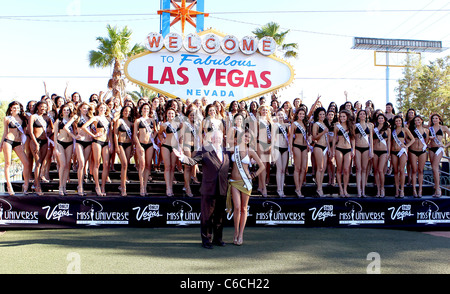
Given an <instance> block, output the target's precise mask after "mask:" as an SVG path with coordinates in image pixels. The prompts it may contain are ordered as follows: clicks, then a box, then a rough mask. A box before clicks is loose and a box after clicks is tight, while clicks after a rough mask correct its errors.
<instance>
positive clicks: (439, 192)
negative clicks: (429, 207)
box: [433, 188, 441, 198]
mask: <svg viewBox="0 0 450 294" xmlns="http://www.w3.org/2000/svg"><path fill="white" fill-rule="evenodd" d="M433 197H435V198H439V197H441V189H440V188H439V189H436V192H435V193H434V195H433Z"/></svg>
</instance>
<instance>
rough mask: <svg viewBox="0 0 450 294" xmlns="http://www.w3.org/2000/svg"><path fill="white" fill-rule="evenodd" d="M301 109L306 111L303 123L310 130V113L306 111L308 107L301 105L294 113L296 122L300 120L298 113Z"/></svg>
mask: <svg viewBox="0 0 450 294" xmlns="http://www.w3.org/2000/svg"><path fill="white" fill-rule="evenodd" d="M300 111H303V112H304V113H305V117H304V118H303V120H302V123H303V125H304V126H305V130H308V129H309V120H308V114H307V113H306V109H305V108H303V107H299V108H298V109H297V111H296V112H295V114H294V120H293V121H294V122H296V121H297V120H298V113H299V112H300Z"/></svg>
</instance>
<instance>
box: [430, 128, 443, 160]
mask: <svg viewBox="0 0 450 294" xmlns="http://www.w3.org/2000/svg"><path fill="white" fill-rule="evenodd" d="M430 133H431V136H432V137H434V143H436V144H437V145H438V146H441V142H439V140H438V139H437V138H436V132H435V131H434V128H433V127H430ZM441 152H444V148H442V147H439V149H438V150H437V151H436V153H435V154H436V155H439V153H441Z"/></svg>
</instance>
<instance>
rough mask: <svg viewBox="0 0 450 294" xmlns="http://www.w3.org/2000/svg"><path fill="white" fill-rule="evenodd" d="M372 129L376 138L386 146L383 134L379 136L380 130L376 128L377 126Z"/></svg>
mask: <svg viewBox="0 0 450 294" xmlns="http://www.w3.org/2000/svg"><path fill="white" fill-rule="evenodd" d="M373 131H374V132H375V135H377V138H378V140H380V142H381V143H383V144H384V145H385V146H387V143H386V140H384V138H383V136H381V134H380V131H379V130H378V128H377V127H375V128H374V129H373Z"/></svg>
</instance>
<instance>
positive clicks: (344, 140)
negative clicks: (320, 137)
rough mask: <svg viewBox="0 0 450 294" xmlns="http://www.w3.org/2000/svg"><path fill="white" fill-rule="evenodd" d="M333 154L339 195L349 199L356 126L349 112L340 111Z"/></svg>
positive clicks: (335, 130) (335, 128)
mask: <svg viewBox="0 0 450 294" xmlns="http://www.w3.org/2000/svg"><path fill="white" fill-rule="evenodd" d="M332 154H333V156H334V157H335V159H336V179H337V182H338V185H339V195H340V196H341V197H349V195H348V192H347V187H348V182H349V179H350V166H351V160H352V158H354V156H355V134H354V124H353V119H352V114H351V112H350V111H349V110H346V109H343V110H341V111H339V120H338V122H337V123H336V125H335V127H334V137H333V148H332ZM342 181H343V182H344V183H343V184H342Z"/></svg>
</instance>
